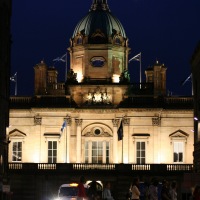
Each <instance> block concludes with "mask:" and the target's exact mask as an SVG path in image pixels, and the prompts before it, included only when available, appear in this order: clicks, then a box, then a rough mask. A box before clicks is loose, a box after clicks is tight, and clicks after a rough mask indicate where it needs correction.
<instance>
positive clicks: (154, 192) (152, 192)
mask: <svg viewBox="0 0 200 200" xmlns="http://www.w3.org/2000/svg"><path fill="white" fill-rule="evenodd" d="M149 199H150V200H158V180H157V179H152V182H151V184H150V186H149Z"/></svg>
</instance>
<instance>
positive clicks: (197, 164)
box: [191, 44, 200, 173]
mask: <svg viewBox="0 0 200 200" xmlns="http://www.w3.org/2000/svg"><path fill="white" fill-rule="evenodd" d="M191 66H192V82H193V94H194V168H195V171H196V172H198V173H199V172H200V159H199V153H200V143H199V118H200V113H199V100H200V96H199V95H200V85H199V84H200V82H199V76H200V70H199V66H200V44H198V45H197V47H196V49H195V51H194V54H193V56H192V59H191Z"/></svg>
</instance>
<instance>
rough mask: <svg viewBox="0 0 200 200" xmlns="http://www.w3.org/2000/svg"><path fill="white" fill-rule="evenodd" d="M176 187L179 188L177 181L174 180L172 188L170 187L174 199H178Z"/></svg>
mask: <svg viewBox="0 0 200 200" xmlns="http://www.w3.org/2000/svg"><path fill="white" fill-rule="evenodd" d="M176 188H177V183H176V181H172V183H171V188H170V191H169V193H170V195H171V199H172V200H177V191H176Z"/></svg>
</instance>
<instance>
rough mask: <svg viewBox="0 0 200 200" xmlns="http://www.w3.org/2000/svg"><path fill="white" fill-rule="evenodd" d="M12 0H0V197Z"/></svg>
mask: <svg viewBox="0 0 200 200" xmlns="http://www.w3.org/2000/svg"><path fill="white" fill-rule="evenodd" d="M10 19H11V0H1V1H0V198H1V199H3V198H4V197H3V196H2V190H3V185H5V184H8V179H7V140H6V128H7V127H8V126H9V107H8V106H9V82H10V49H11V34H10Z"/></svg>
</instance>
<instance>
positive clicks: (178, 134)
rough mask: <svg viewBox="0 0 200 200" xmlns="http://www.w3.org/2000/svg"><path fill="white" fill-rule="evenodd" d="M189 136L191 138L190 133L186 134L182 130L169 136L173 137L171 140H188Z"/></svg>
mask: <svg viewBox="0 0 200 200" xmlns="http://www.w3.org/2000/svg"><path fill="white" fill-rule="evenodd" d="M188 136H189V134H188V133H186V132H184V131H182V130H180V129H179V130H177V131H175V132H173V133H171V134H170V135H169V137H171V138H187V137H188Z"/></svg>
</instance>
